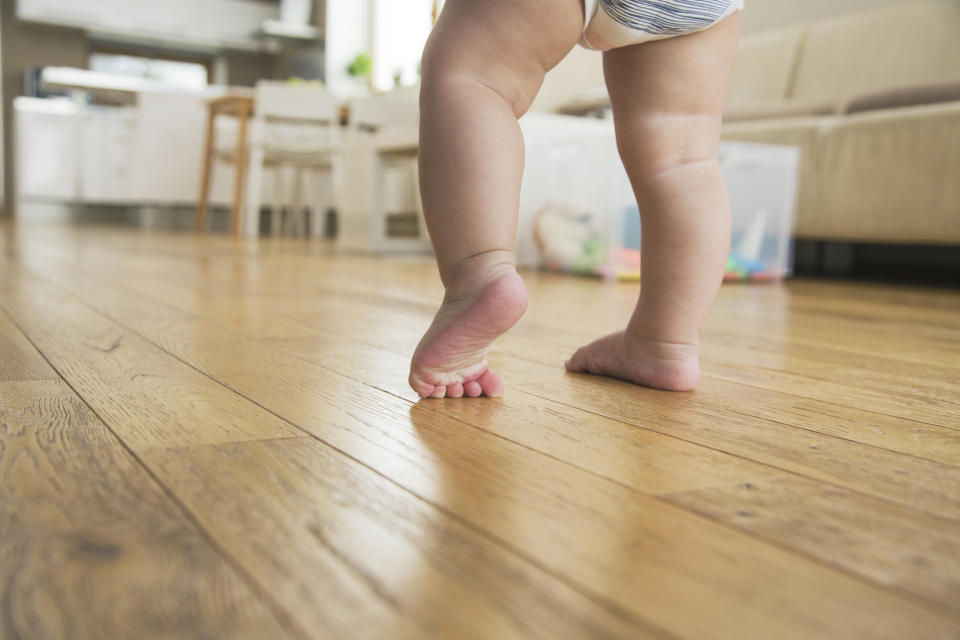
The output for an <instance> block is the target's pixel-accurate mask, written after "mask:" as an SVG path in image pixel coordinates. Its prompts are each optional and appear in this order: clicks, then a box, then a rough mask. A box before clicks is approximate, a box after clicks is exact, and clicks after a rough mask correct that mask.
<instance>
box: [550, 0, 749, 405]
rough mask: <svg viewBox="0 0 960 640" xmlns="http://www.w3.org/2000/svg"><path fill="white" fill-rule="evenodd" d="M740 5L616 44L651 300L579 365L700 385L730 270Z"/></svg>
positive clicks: (656, 383) (620, 130)
mask: <svg viewBox="0 0 960 640" xmlns="http://www.w3.org/2000/svg"><path fill="white" fill-rule="evenodd" d="M738 33H739V13H736V14H733V15H732V16H729V17H727V18H725V19H724V20H722V21H721V22H719V23H718V24H716V25H714V26H712V27H710V28H709V29H706V30H704V31H700V32H697V33H694V34H690V35H686V36H680V37H675V38H669V39H666V40H658V41H654V42H648V43H644V44H639V45H633V46H629V47H623V48H619V49H613V50H611V51H607V52H605V53H604V73H605V76H606V81H607V88H608V90H609V92H610V101H611V105H612V107H613V116H614V124H615V127H616V133H617V146H618V148H619V150H620V156H621V158H622V160H623V163H624V166H625V168H626V170H627V174H628V175H629V177H630V181H631V184H632V185H633V190H634V194H635V195H636V198H637V203H638V206H639V209H640V212H641V214H640V215H641V220H642V224H643V235H642V237H641V255H642V256H643V272H642V280H641V291H640V298H639V301H638V303H637V307H636V309H635V311H634V313H633V316H632V317H631V319H630V322H629V324H628V326H627V328H626V329H625V330H624V331H621V332H617V333H614V334H611V335H609V336H606V337H604V338H601V339H599V340H597V341H595V342H593V343H591V344H589V345H587V346H585V347H582V348H580V349H579V350H578V351H577V352H576V353H575V354H574V355H573V357H571V358H570V360H568V361H567V363H566V367H567V369H568V370H569V371H573V372H585V373H594V374H598V375H606V376H611V377H615V378H621V379H625V380H629V381H632V382H636V383H638V384H643V385H647V386H652V387H656V388H661V389H668V390H674V391H686V390H691V389H693V388H694V387H695V386H696V384H697V381H698V380H699V377H700V365H699V335H700V330H701V329H702V327H703V324H704V322H705V320H706V317H707V313H708V312H709V310H710V307H711V306H712V304H713V300H714V298H715V297H716V294H717V291H718V289H719V287H720V283H721V280H722V277H723V270H724V263H725V261H726V258H727V253H728V251H729V242H730V203H729V198H728V195H727V191H726V185H725V183H724V180H723V175H722V173H721V171H720V165H719V162H718V159H717V149H718V145H719V141H720V128H721V115H722V110H723V102H724V97H725V93H726V87H727V82H728V79H729V76H730V71H731V69H732V66H733V59H734V56H735V54H736V45H737V38H738Z"/></svg>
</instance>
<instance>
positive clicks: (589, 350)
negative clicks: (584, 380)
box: [565, 331, 700, 391]
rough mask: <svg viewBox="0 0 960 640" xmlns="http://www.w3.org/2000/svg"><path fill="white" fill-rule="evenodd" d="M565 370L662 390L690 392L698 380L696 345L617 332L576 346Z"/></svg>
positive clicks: (698, 369)
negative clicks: (581, 345) (583, 345)
mask: <svg viewBox="0 0 960 640" xmlns="http://www.w3.org/2000/svg"><path fill="white" fill-rule="evenodd" d="M565 366H566V368H567V371H572V372H575V373H593V374H596V375H600V376H609V377H611V378H619V379H621V380H627V381H629V382H635V383H637V384H641V385H644V386H646V387H653V388H655V389H665V390H667V391H692V390H693V389H694V388H695V387H696V386H697V382H698V381H699V380H700V360H699V357H698V348H697V345H696V344H687V343H669V342H662V341H660V340H652V339H649V338H643V337H639V336H636V335H634V334H632V333H628V332H626V331H618V332H617V333H611V334H610V335H608V336H606V337H604V338H600V339H599V340H595V341H593V342H591V343H590V344H588V345H587V346H585V347H580V348H579V349H577V352H576V353H574V354H573V357H571V358H570V359H569V360H567V362H566V365H565Z"/></svg>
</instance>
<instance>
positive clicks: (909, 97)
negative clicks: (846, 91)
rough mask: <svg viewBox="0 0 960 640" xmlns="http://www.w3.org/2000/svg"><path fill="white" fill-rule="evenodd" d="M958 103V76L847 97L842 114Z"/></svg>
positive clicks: (959, 89)
mask: <svg viewBox="0 0 960 640" xmlns="http://www.w3.org/2000/svg"><path fill="white" fill-rule="evenodd" d="M956 100H960V76H950V77H946V78H938V79H936V80H929V81H925V82H920V83H916V84H908V85H900V86H896V87H889V88H884V89H876V90H872V91H864V92H862V93H858V94H855V95H853V96H850V97H849V98H847V99H846V100H845V102H844V104H843V107H842V110H841V113H860V112H863V111H875V110H879V109H896V108H900V107H914V106H919V105H924V104H937V103H940V102H954V101H956Z"/></svg>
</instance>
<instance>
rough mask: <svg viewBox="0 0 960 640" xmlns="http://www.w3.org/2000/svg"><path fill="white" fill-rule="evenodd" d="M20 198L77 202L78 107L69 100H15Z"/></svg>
mask: <svg viewBox="0 0 960 640" xmlns="http://www.w3.org/2000/svg"><path fill="white" fill-rule="evenodd" d="M14 117H15V126H16V131H15V136H16V145H17V147H16V148H17V157H16V167H17V171H16V175H17V196H18V198H35V199H44V200H47V199H49V200H65V201H74V200H76V199H77V197H78V195H79V192H80V185H79V182H80V180H79V176H80V174H79V172H78V168H79V163H78V162H77V155H78V149H79V147H80V132H79V128H78V126H77V123H78V109H77V106H76V105H75V104H74V103H72V102H70V101H67V100H39V99H36V98H23V97H20V98H17V99H16V100H14Z"/></svg>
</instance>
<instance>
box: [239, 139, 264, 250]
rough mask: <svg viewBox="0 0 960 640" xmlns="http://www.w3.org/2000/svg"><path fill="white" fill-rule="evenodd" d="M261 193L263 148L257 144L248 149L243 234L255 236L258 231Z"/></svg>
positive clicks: (250, 236)
mask: <svg viewBox="0 0 960 640" xmlns="http://www.w3.org/2000/svg"><path fill="white" fill-rule="evenodd" d="M262 195H263V148H262V147H260V146H259V145H256V146H254V147H253V149H252V150H251V151H250V165H249V168H248V169H247V194H246V198H245V200H246V206H245V212H244V216H243V223H244V234H245V235H246V236H247V237H249V238H255V237H257V235H259V233H260V200H261V198H262Z"/></svg>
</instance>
